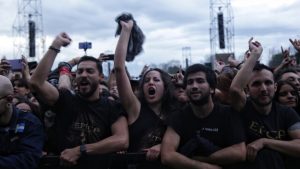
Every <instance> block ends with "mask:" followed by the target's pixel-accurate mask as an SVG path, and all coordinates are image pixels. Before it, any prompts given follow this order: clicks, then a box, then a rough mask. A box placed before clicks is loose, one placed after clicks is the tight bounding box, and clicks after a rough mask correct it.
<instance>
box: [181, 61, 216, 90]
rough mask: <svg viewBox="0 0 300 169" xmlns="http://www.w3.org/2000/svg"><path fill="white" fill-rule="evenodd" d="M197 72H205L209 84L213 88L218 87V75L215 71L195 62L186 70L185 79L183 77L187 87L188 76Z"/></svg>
mask: <svg viewBox="0 0 300 169" xmlns="http://www.w3.org/2000/svg"><path fill="white" fill-rule="evenodd" d="M196 72H203V73H205V76H206V80H207V82H208V84H209V86H210V87H211V88H212V89H216V87H217V77H216V74H215V72H214V71H213V70H212V69H211V68H209V67H207V66H204V65H202V64H193V65H191V66H189V67H188V68H187V69H186V70H185V74H184V79H183V84H184V86H185V87H186V85H187V78H188V76H189V75H190V74H192V73H196Z"/></svg>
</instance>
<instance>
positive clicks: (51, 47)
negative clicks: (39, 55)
mask: <svg viewBox="0 0 300 169" xmlns="http://www.w3.org/2000/svg"><path fill="white" fill-rule="evenodd" d="M49 49H50V50H53V51H54V52H56V53H59V52H60V50H59V49H57V48H55V47H54V46H49Z"/></svg>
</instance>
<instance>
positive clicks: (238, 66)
mask: <svg viewBox="0 0 300 169" xmlns="http://www.w3.org/2000/svg"><path fill="white" fill-rule="evenodd" d="M243 63H244V61H242V62H241V63H239V64H238V65H236V67H235V68H237V69H240V66H241V65H242V64H243Z"/></svg>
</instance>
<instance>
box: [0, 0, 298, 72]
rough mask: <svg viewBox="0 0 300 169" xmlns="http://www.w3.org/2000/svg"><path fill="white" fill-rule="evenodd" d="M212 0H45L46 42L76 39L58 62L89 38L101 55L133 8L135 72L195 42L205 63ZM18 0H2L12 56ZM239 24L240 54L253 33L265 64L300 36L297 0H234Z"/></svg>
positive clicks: (1, 31)
mask: <svg viewBox="0 0 300 169" xmlns="http://www.w3.org/2000/svg"><path fill="white" fill-rule="evenodd" d="M209 2H210V1H208V0H185V1H182V0H149V1H148V0H147V1H146V0H144V1H142V0H120V1H117V0H47V1H43V2H42V10H43V27H44V35H45V37H46V46H47V47H48V46H49V45H50V44H51V42H52V40H53V38H54V37H55V36H56V35H57V34H58V33H59V32H62V31H65V32H67V33H68V34H69V35H70V37H71V38H72V39H73V42H72V44H71V45H70V46H69V47H67V48H65V49H62V52H61V53H60V54H59V56H58V57H57V61H61V60H68V59H71V58H72V57H75V56H82V55H83V54H84V52H83V51H82V50H79V49H78V42H81V41H90V42H92V43H93V48H92V49H91V50H88V51H87V52H88V55H93V56H95V57H97V56H98V55H99V53H101V52H104V51H114V50H115V46H116V42H117V38H115V37H114V34H115V30H116V27H117V24H116V22H115V21H114V19H115V17H116V16H118V15H119V14H121V13H122V12H129V13H132V14H133V16H134V18H135V20H136V21H137V24H138V25H139V26H140V28H141V29H142V30H143V32H144V34H145V36H146V41H145V43H144V52H143V53H142V54H140V55H138V56H137V57H136V59H135V60H134V62H133V63H130V64H129V65H128V66H129V71H130V73H131V74H133V75H137V74H138V73H139V71H140V70H141V69H142V66H143V65H144V64H151V63H155V64H159V63H164V62H168V61H169V60H179V61H182V60H183V57H182V47H185V46H189V47H191V55H192V63H197V62H200V63H203V62H205V61H206V60H207V57H208V56H209V54H210V42H209V23H210V18H209V14H210V11H209ZM17 4H18V1H17V0H9V1H7V0H0V11H1V15H0V20H1V26H0V43H1V48H0V56H4V55H5V56H6V57H7V58H13V57H14V56H13V37H12V25H13V23H14V20H15V18H16V16H17ZM231 5H232V9H233V13H234V27H235V51H236V52H235V54H236V56H241V55H242V53H243V52H244V51H245V50H246V49H247V41H248V39H249V38H250V37H251V36H253V37H254V38H255V40H258V41H260V42H261V43H262V45H263V47H264V53H263V61H264V62H266V63H267V60H268V57H269V51H270V50H271V49H275V50H278V51H279V50H280V46H281V45H282V46H283V47H285V48H287V47H288V46H290V43H289V41H288V39H289V38H293V39H295V38H297V39H300V36H299V35H300V22H299V14H300V12H299V9H300V1H297V0H252V1H249V0H232V1H231Z"/></svg>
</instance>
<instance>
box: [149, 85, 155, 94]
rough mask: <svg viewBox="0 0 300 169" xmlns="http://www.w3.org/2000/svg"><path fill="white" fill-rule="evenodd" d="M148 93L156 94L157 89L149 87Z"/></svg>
mask: <svg viewBox="0 0 300 169" xmlns="http://www.w3.org/2000/svg"><path fill="white" fill-rule="evenodd" d="M148 94H149V95H155V89H154V88H153V87H149V89H148Z"/></svg>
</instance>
